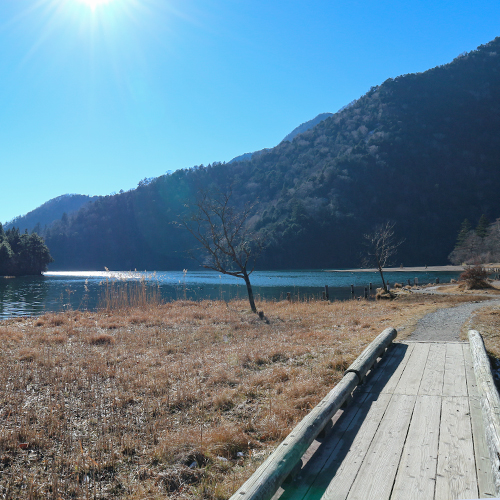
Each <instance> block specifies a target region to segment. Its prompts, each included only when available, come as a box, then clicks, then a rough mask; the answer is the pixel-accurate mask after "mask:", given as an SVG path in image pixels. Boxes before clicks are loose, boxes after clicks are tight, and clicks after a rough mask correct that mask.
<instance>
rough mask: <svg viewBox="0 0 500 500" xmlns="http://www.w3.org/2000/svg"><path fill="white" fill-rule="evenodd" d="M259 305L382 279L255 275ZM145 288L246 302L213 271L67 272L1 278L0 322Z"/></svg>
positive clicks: (231, 282) (238, 283) (237, 283)
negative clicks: (118, 289)
mask: <svg viewBox="0 0 500 500" xmlns="http://www.w3.org/2000/svg"><path fill="white" fill-rule="evenodd" d="M458 274H459V273H454V272H415V273H408V272H392V273H387V275H386V278H387V279H388V280H389V281H390V283H407V280H408V279H410V280H411V282H412V283H413V280H414V278H418V282H419V283H420V284H424V283H434V282H435V281H436V278H439V279H440V281H441V283H444V282H449V281H450V279H451V278H457V276H458ZM251 281H252V285H253V289H254V294H255V296H256V298H257V299H259V298H263V299H276V300H281V299H285V298H286V295H287V293H288V292H289V293H291V294H292V297H294V298H299V299H300V298H310V297H321V294H322V291H323V290H324V287H325V285H328V286H329V291H330V300H345V299H350V298H352V295H351V285H354V290H355V296H362V295H363V293H364V288H365V287H368V284H369V283H370V282H371V283H372V284H373V291H374V290H375V288H377V287H379V286H381V283H382V282H381V279H380V275H379V274H378V273H375V272H356V273H353V272H334V273H332V272H326V271H322V270H311V271H307V270H306V271H256V272H254V273H253V274H252V275H251ZM138 282H139V283H141V282H144V283H145V284H146V286H147V287H151V289H153V288H154V290H155V291H157V292H158V293H159V294H160V295H161V298H162V299H163V300H166V301H170V300H176V299H184V298H186V299H191V300H202V299H223V300H230V299H232V298H238V297H239V298H246V287H245V284H244V282H243V280H241V279H238V278H233V277H231V276H227V275H223V274H222V275H221V274H218V273H216V272H214V271H189V270H188V271H187V272H186V273H184V272H182V271H162V272H156V273H147V272H125V271H67V272H48V273H45V275H44V276H36V277H33V276H29V277H20V278H0V319H6V318H9V317H14V316H33V315H39V314H43V313H44V312H46V311H61V310H65V309H91V310H92V309H95V308H96V307H98V306H99V302H100V300H101V299H102V296H103V294H104V293H105V290H106V288H108V289H109V286H110V284H112V285H113V286H121V285H123V284H124V283H127V284H129V283H138Z"/></svg>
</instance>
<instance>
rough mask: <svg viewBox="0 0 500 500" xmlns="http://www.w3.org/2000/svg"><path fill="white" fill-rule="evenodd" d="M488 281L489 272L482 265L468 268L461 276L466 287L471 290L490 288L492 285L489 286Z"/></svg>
mask: <svg viewBox="0 0 500 500" xmlns="http://www.w3.org/2000/svg"><path fill="white" fill-rule="evenodd" d="M487 279H488V271H487V270H486V269H485V268H484V267H483V266H480V265H476V266H471V267H468V268H467V269H466V270H465V271H464V272H463V273H462V274H461V275H460V281H465V284H466V287H467V289H469V290H480V289H481V288H488V287H489V286H490V285H489V284H488V282H487Z"/></svg>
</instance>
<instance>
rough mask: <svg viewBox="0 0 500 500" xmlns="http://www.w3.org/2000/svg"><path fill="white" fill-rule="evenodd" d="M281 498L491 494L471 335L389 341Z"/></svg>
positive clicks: (443, 499) (429, 498)
mask: <svg viewBox="0 0 500 500" xmlns="http://www.w3.org/2000/svg"><path fill="white" fill-rule="evenodd" d="M335 419H336V422H335V425H334V427H333V430H332V432H331V433H330V434H329V435H328V436H327V437H325V438H323V439H322V440H317V441H315V442H314V443H313V444H312V445H311V447H310V448H309V450H308V451H307V453H306V455H305V456H304V458H303V462H305V464H304V466H303V468H302V470H301V472H300V474H299V475H297V476H295V478H294V479H293V480H291V481H289V482H286V483H284V484H283V486H282V487H281V488H280V489H279V490H278V492H277V493H276V494H275V495H274V497H273V498H274V499H278V498H279V499H280V500H292V499H293V500H299V499H300V500H302V499H304V500H319V499H323V500H344V499H348V500H358V499H359V500H386V499H387V500H389V499H391V500H413V499H415V500H434V499H435V500H458V499H474V498H493V497H495V494H494V491H495V490H494V486H493V479H492V472H491V461H490V457H489V453H488V449H487V447H486V444H485V438H484V428H483V420H482V415H481V406H480V401H479V394H478V392H477V388H476V380H475V376H474V370H473V367H472V364H471V355H470V348H469V344H468V343H459V342H450V343H437V342H436V343H427V342H426V343H424V342H401V343H394V344H392V345H391V346H390V348H389V349H388V351H387V353H386V355H385V356H384V359H383V361H382V363H381V364H380V366H379V367H378V368H377V369H375V370H374V371H373V375H372V376H369V377H368V378H367V379H366V381H365V383H364V384H363V385H361V386H359V387H358V388H357V389H356V391H355V394H354V397H353V401H352V403H351V404H350V405H349V406H348V407H347V409H346V410H345V411H343V412H338V413H337V415H336V417H335Z"/></svg>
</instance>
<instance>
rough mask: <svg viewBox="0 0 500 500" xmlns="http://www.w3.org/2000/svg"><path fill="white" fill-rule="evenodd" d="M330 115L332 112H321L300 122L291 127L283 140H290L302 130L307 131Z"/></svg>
mask: <svg viewBox="0 0 500 500" xmlns="http://www.w3.org/2000/svg"><path fill="white" fill-rule="evenodd" d="M330 116H333V113H321V114H319V115H318V116H317V117H316V118H313V119H312V120H309V121H308V122H305V123H302V124H301V125H299V126H298V127H297V128H295V129H293V130H292V131H291V132H290V133H289V134H288V135H287V136H286V137H285V138H284V139H283V140H284V141H288V142H292V141H293V139H294V138H295V137H297V136H298V135H299V134H303V133H304V132H307V131H308V130H309V129H311V128H313V127H315V126H316V125H317V124H318V123H320V122H322V121H323V120H326V119H327V118H329V117H330Z"/></svg>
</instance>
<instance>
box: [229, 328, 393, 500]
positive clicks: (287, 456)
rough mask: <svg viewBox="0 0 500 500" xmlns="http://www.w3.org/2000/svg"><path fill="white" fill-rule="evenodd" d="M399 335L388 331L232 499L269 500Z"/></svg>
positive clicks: (375, 341)
mask: <svg viewBox="0 0 500 500" xmlns="http://www.w3.org/2000/svg"><path fill="white" fill-rule="evenodd" d="M396 335H397V332H396V330H395V329H394V328H387V329H385V330H384V331H383V332H382V333H381V334H380V335H379V336H378V337H377V338H376V339H375V340H374V341H373V342H372V343H371V344H370V345H369V346H368V347H367V348H366V349H365V350H364V351H363V353H362V354H361V355H360V356H359V357H358V358H357V359H356V361H354V363H353V364H352V365H351V366H350V367H349V368H348V369H347V371H346V372H345V374H344V377H343V378H342V380H341V381H340V382H339V383H338V384H337V385H336V386H335V387H334V388H333V389H332V390H331V391H330V392H329V393H328V395H327V396H326V397H325V398H324V399H323V400H322V401H321V402H320V403H319V404H318V405H317V406H316V407H315V408H313V410H312V411H311V412H310V413H309V414H308V415H306V416H305V417H304V418H303V419H302V421H301V422H300V423H299V424H298V425H297V426H296V427H295V428H294V429H293V430H292V432H291V433H290V434H289V435H288V436H287V437H286V438H285V440H284V441H283V442H282V443H281V444H280V445H279V446H278V447H277V448H276V450H275V451H274V452H273V453H272V454H271V455H270V456H269V457H268V458H267V460H266V461H265V462H264V463H263V464H262V465H261V466H260V467H259V468H258V469H257V470H256V471H255V473H254V474H253V475H252V476H251V477H250V478H249V479H248V480H247V481H246V482H245V483H244V484H243V486H241V488H240V489H239V490H238V491H237V492H236V493H235V494H234V495H233V496H232V497H231V499H230V500H269V499H270V498H271V497H272V496H273V495H274V493H276V491H277V490H278V488H279V487H280V486H281V484H282V483H283V481H284V480H285V479H286V477H287V476H288V475H289V474H290V473H291V472H292V471H293V470H294V468H295V467H296V466H297V465H298V464H299V461H300V459H301V458H302V455H303V454H304V453H305V452H306V451H307V449H308V448H309V446H310V445H311V443H312V442H313V441H314V440H315V439H316V437H317V436H318V434H319V433H320V432H321V431H322V430H323V428H325V426H327V425H328V423H329V421H331V419H332V417H333V416H334V415H335V413H337V411H338V410H339V409H340V407H341V406H342V405H343V403H344V402H345V401H346V400H347V399H348V398H349V397H350V396H351V393H352V391H353V390H354V389H355V388H356V386H357V385H358V384H359V383H361V382H362V381H363V379H364V377H365V375H366V374H367V372H368V371H369V370H370V368H372V367H373V365H374V364H375V363H376V361H377V358H379V357H380V356H382V354H383V353H384V352H385V349H386V348H387V347H388V346H389V345H390V343H391V342H392V341H393V340H394V339H395V338H396Z"/></svg>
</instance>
